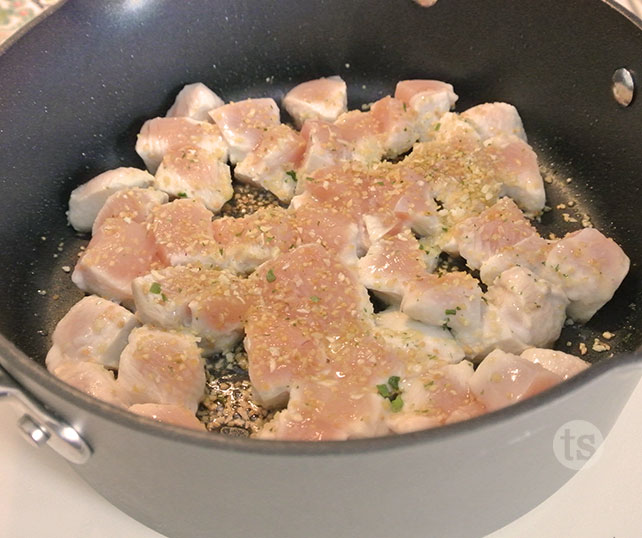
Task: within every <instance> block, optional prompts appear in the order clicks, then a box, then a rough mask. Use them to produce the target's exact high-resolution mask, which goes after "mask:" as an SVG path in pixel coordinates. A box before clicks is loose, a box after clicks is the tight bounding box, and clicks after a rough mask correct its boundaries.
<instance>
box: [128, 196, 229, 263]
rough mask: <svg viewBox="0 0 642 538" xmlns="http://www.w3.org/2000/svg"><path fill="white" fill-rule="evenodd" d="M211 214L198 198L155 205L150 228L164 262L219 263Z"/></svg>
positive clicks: (219, 255)
mask: <svg viewBox="0 0 642 538" xmlns="http://www.w3.org/2000/svg"><path fill="white" fill-rule="evenodd" d="M212 217H213V215H212V213H211V212H210V211H209V210H208V209H207V208H206V207H205V206H204V205H203V204H202V203H201V202H199V201H198V200H190V199H178V200H174V201H173V202H170V203H169V204H164V205H162V206H159V207H156V208H154V210H153V211H152V216H151V218H150V220H149V222H148V224H147V228H148V230H149V233H150V235H151V237H152V238H153V240H154V242H155V245H156V247H157V249H158V256H159V258H160V260H161V262H162V263H163V265H185V264H188V263H202V264H203V265H212V266H215V267H218V266H219V265H220V263H221V254H220V252H219V246H218V245H217V243H216V241H214V238H213V236H212V228H211V227H212ZM147 273H149V270H148V271H145V273H144V274H147ZM136 276H140V275H136Z"/></svg>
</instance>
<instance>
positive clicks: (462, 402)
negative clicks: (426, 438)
mask: <svg viewBox="0 0 642 538" xmlns="http://www.w3.org/2000/svg"><path fill="white" fill-rule="evenodd" d="M472 375H473V365H472V364H471V363H470V362H468V361H462V362H460V363H459V364H455V365H445V366H440V367H438V368H435V369H433V370H432V371H430V372H427V373H425V374H423V375H421V376H415V377H409V378H406V379H402V380H401V382H400V383H399V388H400V389H401V396H402V398H403V402H404V405H403V408H402V409H401V411H400V412H397V413H388V414H387V415H386V424H387V425H388V427H389V428H390V429H391V430H392V431H393V432H394V433H406V432H411V431H417V430H423V429H426V428H434V427H436V426H441V425H442V424H448V423H451V422H458V421H461V420H466V419H469V418H472V417H475V416H478V415H481V414H483V413H484V412H485V411H486V410H485V408H484V406H483V405H482V404H480V403H479V402H478V401H477V400H476V398H475V397H474V395H473V394H472V393H471V391H470V388H469V387H468V381H469V380H470V379H471V378H472Z"/></svg>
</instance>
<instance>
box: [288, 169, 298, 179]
mask: <svg viewBox="0 0 642 538" xmlns="http://www.w3.org/2000/svg"><path fill="white" fill-rule="evenodd" d="M285 174H286V175H288V176H290V177H291V178H292V181H298V179H297V177H296V172H295V171H294V170H288V171H287V172H286V173H285Z"/></svg>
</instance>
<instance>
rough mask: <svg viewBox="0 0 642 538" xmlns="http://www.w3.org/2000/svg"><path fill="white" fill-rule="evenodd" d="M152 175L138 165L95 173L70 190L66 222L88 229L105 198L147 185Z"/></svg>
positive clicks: (150, 182)
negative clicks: (86, 180) (137, 166)
mask: <svg viewBox="0 0 642 538" xmlns="http://www.w3.org/2000/svg"><path fill="white" fill-rule="evenodd" d="M153 182H154V177H153V176H152V175H151V174H149V173H148V172H146V171H145V170H139V169H138V168H126V167H121V168H116V169H114V170H108V171H107V172H103V173H102V174H99V175H97V176H96V177H95V178H93V179H91V180H90V181H88V182H87V183H83V184H82V185H81V186H80V187H77V188H76V189H74V190H73V191H72V192H71V196H70V197H69V212H68V213H67V217H68V218H69V224H71V225H72V226H73V227H74V229H75V230H78V231H79V232H89V231H91V229H92V226H94V221H95V220H96V216H97V215H98V213H99V212H100V210H101V208H102V207H103V205H104V204H105V202H106V201H107V199H108V198H109V197H110V196H111V195H112V194H114V193H116V192H118V191H120V190H126V189H132V188H135V187H149V186H151V185H152V183H153Z"/></svg>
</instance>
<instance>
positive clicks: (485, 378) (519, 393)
mask: <svg viewBox="0 0 642 538" xmlns="http://www.w3.org/2000/svg"><path fill="white" fill-rule="evenodd" d="M561 381H562V378H561V377H560V376H559V375H556V374H554V373H553V372H549V371H548V370H546V369H545V368H543V367H542V366H540V365H539V364H534V363H532V362H530V361H528V360H526V359H523V358H521V357H518V356H517V355H512V354H511V353H505V352H503V351H501V350H499V349H497V350H495V351H493V352H492V353H490V354H489V355H488V356H487V357H486V358H485V359H484V360H483V361H482V362H481V363H480V364H479V366H478V367H477V370H475V373H474V374H473V375H472V377H471V379H470V382H469V385H470V388H471V390H472V392H473V394H474V395H475V396H476V397H477V399H478V400H479V401H480V402H481V403H482V404H484V405H485V406H486V409H487V410H488V411H495V410H496V409H501V408H502V407H506V406H507V405H510V404H513V403H515V402H518V401H520V400H525V399H526V398H529V397H531V396H534V395H535V394H537V393H539V392H542V391H543V390H546V389H548V388H550V387H552V386H554V385H557V384H558V383H559V382H561Z"/></svg>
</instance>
